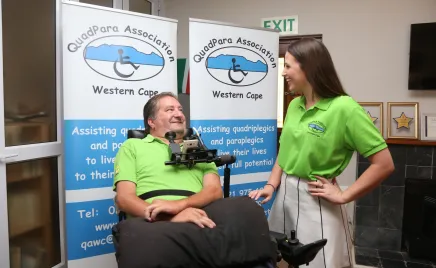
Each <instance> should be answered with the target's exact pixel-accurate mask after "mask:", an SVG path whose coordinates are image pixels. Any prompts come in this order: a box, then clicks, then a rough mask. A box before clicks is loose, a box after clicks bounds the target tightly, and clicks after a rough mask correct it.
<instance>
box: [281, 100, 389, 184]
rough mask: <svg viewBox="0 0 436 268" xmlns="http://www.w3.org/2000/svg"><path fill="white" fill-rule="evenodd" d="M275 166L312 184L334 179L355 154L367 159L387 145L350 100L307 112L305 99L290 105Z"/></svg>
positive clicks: (320, 105) (322, 102)
mask: <svg viewBox="0 0 436 268" xmlns="http://www.w3.org/2000/svg"><path fill="white" fill-rule="evenodd" d="M279 142H280V150H279V154H278V163H279V165H280V167H281V168H282V169H283V171H284V172H285V173H287V174H289V175H294V176H297V177H301V178H307V179H312V180H315V179H316V178H315V177H314V175H318V176H322V177H326V178H334V177H337V176H339V175H340V174H341V173H342V172H343V171H344V169H345V168H346V167H347V165H348V164H349V162H350V159H351V157H352V155H353V153H354V151H357V152H359V153H360V154H361V155H362V156H364V157H368V156H370V155H372V154H374V153H376V152H379V151H381V150H383V149H385V148H387V144H386V142H385V140H384V138H383V136H382V135H381V133H380V132H379V130H378V129H377V127H376V126H375V125H374V123H373V122H372V120H371V119H370V118H369V116H368V115H367V114H366V112H365V110H364V109H363V108H362V107H361V106H360V105H359V104H358V103H357V102H356V101H355V100H353V99H352V98H351V97H349V96H339V97H335V98H328V99H322V100H320V101H319V102H318V103H317V104H316V105H314V106H313V107H311V108H310V109H308V110H306V108H305V98H304V97H297V98H295V99H294V100H292V101H291V103H290V104H289V107H288V111H287V114H286V118H285V122H284V125H283V129H282V134H281V136H280V141H279Z"/></svg>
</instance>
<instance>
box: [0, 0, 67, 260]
mask: <svg viewBox="0 0 436 268" xmlns="http://www.w3.org/2000/svg"><path fill="white" fill-rule="evenodd" d="M61 5H62V0H56V1H55V8H54V9H53V10H55V12H56V14H55V23H56V25H55V36H56V37H55V43H56V44H55V49H56V51H55V57H56V75H55V77H56V135H57V140H56V141H53V142H47V143H38V144H29V145H19V146H11V147H6V146H5V129H6V126H5V117H4V108H1V109H0V198H1V199H2V200H1V201H2V202H0V203H1V204H0V215H6V217H3V219H4V222H2V223H1V224H0V252H1V254H2V258H0V267H10V257H9V223H8V217H7V215H8V206H7V179H6V165H7V164H12V163H17V162H22V161H29V160H37V159H41V158H55V157H57V175H58V176H57V177H58V197H59V202H58V205H59V231H60V244H59V245H58V246H59V247H60V253H61V261H60V263H59V264H57V265H55V266H53V267H56V268H58V267H59V268H60V267H66V265H67V256H66V240H65V233H66V227H65V191H64V172H63V170H64V168H63V166H64V165H63V161H64V158H63V151H64V148H63V143H64V140H63V96H62V53H61V50H62V42H61V41H62V35H61V33H62V31H61V26H62V24H61V22H62V21H61V19H62V17H61ZM2 15H3V13H2V5H1V0H0V104H2V105H0V106H2V107H4V79H3V69H4V66H3V20H2ZM1 157H4V158H3V159H2V158H1ZM3 256H4V257H3Z"/></svg>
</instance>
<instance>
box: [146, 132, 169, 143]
mask: <svg viewBox="0 0 436 268" xmlns="http://www.w3.org/2000/svg"><path fill="white" fill-rule="evenodd" d="M142 140H143V141H144V142H147V143H151V142H153V141H157V142H161V143H164V142H163V141H162V140H161V139H158V138H156V137H154V136H153V135H151V134H148V135H147V136H146V137H145V138H143V139H142Z"/></svg>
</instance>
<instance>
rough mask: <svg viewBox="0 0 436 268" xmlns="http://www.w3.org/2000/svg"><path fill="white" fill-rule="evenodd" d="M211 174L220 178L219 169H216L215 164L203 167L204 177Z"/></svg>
mask: <svg viewBox="0 0 436 268" xmlns="http://www.w3.org/2000/svg"><path fill="white" fill-rule="evenodd" d="M209 173H213V174H216V175H218V176H219V174H218V168H217V167H216V165H215V163H207V164H204V166H203V176H204V175H206V174H209Z"/></svg>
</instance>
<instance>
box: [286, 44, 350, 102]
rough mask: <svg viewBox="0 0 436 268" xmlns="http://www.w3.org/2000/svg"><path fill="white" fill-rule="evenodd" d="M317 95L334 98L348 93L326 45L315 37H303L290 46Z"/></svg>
mask: <svg viewBox="0 0 436 268" xmlns="http://www.w3.org/2000/svg"><path fill="white" fill-rule="evenodd" d="M288 52H289V53H290V54H291V55H292V56H293V57H294V58H295V59H296V60H297V61H298V63H299V64H300V68H301V70H303V72H304V73H305V75H306V78H307V81H309V83H310V85H311V86H312V89H313V91H314V92H315V94H316V95H318V96H319V97H322V98H332V97H336V96H341V95H347V93H346V92H345V90H344V88H343V86H342V84H341V81H340V80H339V77H338V74H337V72H336V69H335V66H334V64H333V60H332V58H331V56H330V53H329V51H328V50H327V48H326V46H325V45H324V44H323V43H322V42H321V41H319V40H316V39H314V38H308V37H305V38H301V39H300V40H297V41H294V42H292V43H291V44H290V45H289V46H288Z"/></svg>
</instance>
